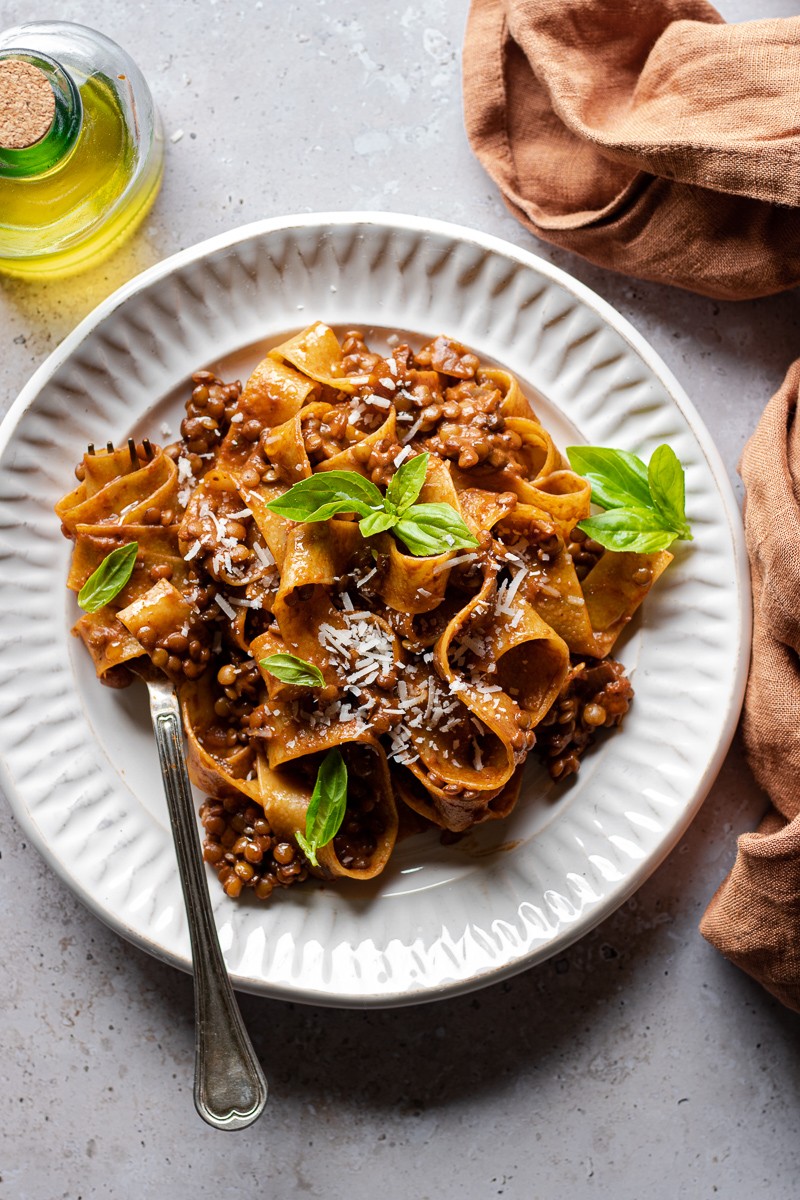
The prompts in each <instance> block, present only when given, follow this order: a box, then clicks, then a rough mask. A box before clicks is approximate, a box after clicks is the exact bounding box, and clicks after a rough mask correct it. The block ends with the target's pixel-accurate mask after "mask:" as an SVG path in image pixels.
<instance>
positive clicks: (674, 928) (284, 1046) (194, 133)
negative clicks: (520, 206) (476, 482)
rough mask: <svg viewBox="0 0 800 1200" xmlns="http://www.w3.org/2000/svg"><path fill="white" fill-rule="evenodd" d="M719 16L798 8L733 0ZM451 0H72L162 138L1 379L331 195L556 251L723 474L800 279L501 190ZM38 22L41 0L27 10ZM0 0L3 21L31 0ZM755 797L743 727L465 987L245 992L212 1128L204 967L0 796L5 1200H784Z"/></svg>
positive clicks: (20, 378) (781, 1023) (72, 14)
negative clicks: (112, 296) (632, 876)
mask: <svg viewBox="0 0 800 1200" xmlns="http://www.w3.org/2000/svg"><path fill="white" fill-rule="evenodd" d="M719 7H720V9H721V11H722V12H723V15H725V16H726V17H727V18H728V19H729V20H743V19H747V18H750V17H756V16H759V17H760V16H789V15H793V14H794V13H795V12H796V5H795V4H793V3H791V2H790V0H760V2H759V3H756V0H725V2H721V3H720V4H719ZM466 10H467V0H414V2H412V3H410V4H403V3H401V4H399V5H398V4H395V3H381V4H372V5H370V4H367V3H364V2H363V0H362V2H361V3H358V2H357V0H338V2H337V3H335V4H334V3H333V2H332V0H288V2H285V3H283V4H278V3H273V2H271V0H263V2H262V0H255V2H250V0H241V2H237V3H231V2H228V0H217V2H216V3H215V2H213V0H210V2H205V3H193V2H190V0H182V2H180V3H176V2H174V0H172V2H168V0H167V2H164V3H160V4H155V3H149V2H148V3H140V4H134V3H131V4H122V3H113V2H106V3H103V2H102V0H85V2H83V3H75V2H73V3H69V2H67V3H64V4H62V5H61V6H60V11H59V14H58V15H59V16H61V17H62V18H64V19H69V20H75V21H81V22H83V23H85V24H88V25H93V26H95V27H96V28H99V29H101V30H102V31H103V32H105V33H107V34H109V35H110V36H112V37H113V38H115V39H116V40H117V41H119V42H120V43H121V44H123V45H124V46H125V47H126V48H127V49H128V50H129V51H130V52H131V53H132V55H133V56H134V58H135V59H136V60H137V61H138V63H139V64H140V66H141V67H142V69H143V70H144V72H145V74H146V76H147V77H148V79H149V81H150V83H151V86H152V89H153V92H154V94H155V97H156V101H157V103H158V105H159V107H160V109H161V112H162V115H163V119H164V124H165V131H166V134H167V138H168V141H167V173H166V178H165V183H164V188H163V191H162V193H161V195H160V197H159V199H158V201H157V203H156V206H155V208H154V210H153V212H152V215H151V216H150V218H149V219H148V221H147V223H146V225H145V226H144V228H143V229H142V230H141V232H140V233H139V234H138V235H137V236H136V238H135V240H134V241H133V243H132V244H130V246H129V247H127V248H126V249H124V250H123V251H122V252H121V253H120V254H118V256H117V257H116V258H114V259H113V260H112V261H111V262H110V263H108V264H107V265H105V266H103V267H101V268H99V269H97V270H96V271H94V272H92V273H89V274H88V275H85V276H82V277H81V278H80V279H79V280H77V281H75V282H74V283H71V284H58V285H57V286H44V285H22V284H17V283H9V282H0V400H1V401H2V404H3V406H4V408H5V407H7V406H8V404H9V403H10V402H11V400H12V399H13V398H14V396H15V395H16V393H17V391H18V390H19V388H20V387H21V386H22V385H23V383H24V382H25V381H26V379H27V378H28V376H29V375H30V373H31V372H32V371H33V369H34V368H35V367H36V366H37V365H38V364H39V363H40V362H41V361H42V360H43V359H44V358H45V356H46V355H47V354H48V352H49V351H50V350H52V349H53V347H54V346H55V345H57V343H58V342H59V341H60V339H61V338H62V337H63V336H64V335H65V334H66V333H67V332H68V331H69V330H70V329H71V328H72V327H73V326H74V325H75V323H76V322H77V321H78V320H80V318H82V317H83V316H84V315H85V314H86V313H87V312H89V311H90V310H91V308H92V307H93V306H94V305H95V304H96V303H97V302H98V301H99V300H101V299H102V298H103V297H105V296H106V295H107V294H108V293H109V292H111V291H112V290H113V289H114V288H115V287H116V286H118V285H119V284H120V283H122V282H123V281H125V280H127V279H128V278H130V276H131V275H133V274H135V273H136V272H137V271H139V270H141V269H143V268H144V267H147V266H149V265H151V264H152V263H154V262H156V261H157V260H158V259H160V258H162V257H163V256H165V255H167V254H169V253H171V252H173V251H174V250H177V249H179V248H181V247H183V246H188V245H191V244H192V243H193V242H196V241H198V240H200V239H202V238H205V237H208V236H210V235H211V234H214V233H217V232H220V231H222V230H226V229H230V228H233V227H234V226H236V225H238V224H241V223H243V222H246V221H250V220H254V219H256V218H258V217H262V216H272V215H277V214H280V213H288V212H298V211H315V210H324V209H367V208H374V209H381V210H386V211H390V210H393V211H398V212H411V213H418V214H422V215H428V216H432V217H440V218H444V219H449V220H454V221H458V222H461V223H463V224H467V225H472V226H475V227H477V228H480V229H483V230H486V231H488V232H490V233H493V234H497V235H499V236H501V237H505V238H507V239H509V240H511V241H513V242H516V243H517V244H519V245H522V246H526V247H528V248H530V249H533V250H535V251H537V252H538V253H540V254H543V255H544V256H545V257H547V258H549V259H551V260H552V261H555V262H557V263H558V264H559V265H560V266H563V267H565V268H566V269H567V270H569V271H571V272H573V273H574V274H575V275H576V276H577V277H578V278H580V279H581V280H583V281H584V282H586V283H588V284H589V285H590V286H591V287H593V288H594V289H595V290H596V291H598V292H599V293H600V294H601V295H602V296H604V297H605V298H606V299H607V300H609V301H610V302H611V303H612V304H614V305H616V307H617V308H618V309H620V310H621V311H622V312H623V313H624V314H625V316H627V317H628V318H629V319H630V320H631V321H632V322H633V324H634V325H635V326H636V327H637V328H638V329H639V330H640V331H641V332H642V333H643V334H644V335H645V336H646V337H647V338H649V339H650V341H651V342H652V343H653V345H654V346H655V347H656V349H657V350H658V351H659V352H660V354H661V355H662V356H663V357H664V359H665V360H666V362H667V364H668V365H669V366H670V367H671V369H672V370H673V371H674V373H675V374H676V375H677V377H678V379H679V380H680V381H681V383H682V384H683V385H684V387H685V388H686V390H687V391H688V393H689V395H690V396H691V397H692V399H693V400H694V402H695V404H696V405H697V407H698V408H699V410H700V413H701V415H702V416H703V417H704V419H705V420H706V422H707V423H708V425H709V427H710V429H711V431H712V433H713V435H714V436H715V438H716V439H717V442H718V444H719V447H720V450H721V452H722V454H723V456H724V458H725V461H726V463H727V465H728V468H729V471H730V474H731V478H732V479H733V480H734V481H735V483H736V485H737V487H739V483H738V478H737V477H736V473H735V467H736V461H737V458H738V455H739V453H740V451H741V448H742V445H743V444H744V441H745V440H746V438H747V436H748V435H749V433H750V432H751V430H752V428H753V426H754V424H755V421H756V419H757V417H758V414H759V412H760V411H761V409H762V407H763V406H764V404H765V402H766V400H767V399H768V397H769V396H770V394H771V393H772V391H773V390H774V389H775V387H776V386H777V384H778V383H779V382H780V380H781V378H782V375H783V373H784V370H785V368H786V367H787V366H788V364H789V362H790V361H791V360H792V359H793V358H794V357H795V356H796V355H797V353H798V350H800V345H798V340H799V339H798V334H797V330H798V300H797V294H796V293H792V294H787V295H784V296H780V297H777V298H774V299H768V300H760V301H755V302H752V303H743V304H738V305H733V304H720V303H715V302H713V301H711V300H705V299H701V298H699V297H695V296H690V295H688V294H685V293H682V292H678V291H673V290H670V289H667V288H663V287H658V286H656V285H648V284H641V283H637V282H633V281H630V280H626V279H624V278H621V277H619V276H615V275H612V274H610V273H607V272H603V271H600V270H597V269H594V268H592V267H589V266H587V265H586V264H584V263H582V262H581V261H580V260H577V259H575V258H573V257H571V256H570V255H568V254H566V253H561V252H558V251H553V250H550V249H548V248H547V247H543V246H542V245H540V244H538V243H536V242H535V240H534V239H533V238H531V237H529V236H528V235H527V234H526V233H525V232H524V231H523V230H522V229H521V228H520V227H519V226H518V225H517V223H516V222H515V221H514V220H513V219H512V218H511V217H510V216H509V215H508V214H507V212H506V210H505V208H504V206H503V204H502V202H501V201H500V199H499V196H498V194H497V192H496V190H495V188H494V186H493V185H492V184H491V182H490V181H489V180H488V179H487V177H486V176H485V175H484V173H483V171H482V170H481V168H480V166H479V165H478V163H477V162H476V161H475V160H474V159H473V157H472V155H471V153H470V151H469V148H468V145H467V141H466V137H465V134H464V130H463V121H462V111H461V95H460V76H459V71H460V66H459V58H460V46H461V41H462V37H463V30H464V22H465V18H466ZM42 15H44V16H49V15H51V14H50V11H49V10H48V11H44V12H43V13H42ZM35 16H36V12H35V10H34V8H33V6H31V5H29V4H26V5H20V4H16V3H10V2H9V0H0V29H2V28H5V27H6V26H8V25H11V24H13V23H15V22H16V21H18V20H20V19H26V18H33V17H35ZM763 806H764V797H763V796H762V795H761V794H760V793H759V792H758V789H757V788H756V787H755V785H754V784H753V782H752V780H751V778H750V776H749V774H748V771H747V768H746V766H745V764H744V761H743V758H742V754H741V750H740V747H739V745H738V743H737V744H735V745H734V748H733V749H732V751H731V753H730V755H729V757H728V760H727V762H726V763H725V766H724V767H723V770H722V773H721V775H720V777H719V780H718V781H717V784H716V785H715V787H714V789H713V791H712V793H711V795H710V796H709V798H708V800H707V802H706V804H705V806H704V808H703V810H702V811H701V813H700V815H699V816H698V818H697V819H696V821H695V822H694V824H693V825H692V827H691V829H690V830H689V832H688V834H687V836H686V837H685V839H684V840H683V842H682V843H681V844H680V846H679V847H678V848H677V849H676V850H675V851H674V852H673V854H672V855H671V856H670V857H669V858H668V859H667V861H666V862H665V863H664V864H663V865H662V866H661V867H660V868H659V870H658V871H656V873H655V874H654V875H653V876H652V878H651V879H650V880H649V882H648V883H646V884H645V886H644V887H643V888H642V889H641V890H640V891H639V892H638V893H637V895H636V896H635V897H634V898H633V899H632V900H630V901H629V902H628V904H626V905H625V906H624V907H623V908H622V909H621V910H620V911H618V912H617V914H616V915H615V916H613V917H612V918H611V919H609V920H608V921H606V922H605V924H603V925H602V926H601V927H599V928H598V929H597V930H595V931H594V932H593V933H592V934H590V935H589V936H587V937H586V938H584V939H583V940H582V941H580V942H579V943H577V944H576V945H575V946H573V947H572V948H571V949H570V950H569V951H568V952H567V953H566V954H564V955H563V956H562V957H561V958H559V959H557V960H555V961H552V960H551V961H550V962H547V963H545V964H544V965H542V966H540V967H537V968H535V969H533V970H531V971H529V972H527V973H526V974H523V975H521V976H518V977H517V978H515V979H513V980H511V981H510V982H507V983H504V984H502V985H499V986H496V987H492V988H488V989H486V990H484V991H482V992H479V993H477V994H475V995H473V996H467V997H464V998H461V999H457V1000H453V1001H449V1002H443V1003H439V1004H437V1005H433V1006H426V1007H420V1008H414V1009H402V1010H395V1011H387V1012H344V1011H342V1012H338V1011H330V1010H321V1009H313V1008H306V1007H302V1006H295V1005H292V1004H284V1003H276V1002H271V1001H266V1000H260V999H256V998H253V997H247V996H246V997H243V998H242V1008H243V1011H244V1015H245V1018H246V1020H247V1023H248V1025H249V1027H250V1029H251V1030H252V1032H253V1034H254V1038H255V1041H256V1044H257V1047H258V1050H259V1052H260V1054H261V1057H262V1060H263V1062H264V1064H265V1066H266V1069H267V1073H268V1075H269V1077H270V1081H271V1085H272V1100H271V1104H270V1107H269V1109H268V1112H267V1115H266V1116H265V1117H264V1118H263V1119H262V1120H261V1121H260V1122H259V1123H258V1124H257V1125H256V1126H254V1127H253V1128H251V1129H249V1130H247V1131H244V1132H241V1133H238V1134H231V1135H228V1136H227V1137H226V1136H225V1135H223V1134H221V1133H217V1132H214V1131H212V1130H209V1129H207V1128H206V1127H205V1126H204V1125H202V1123H201V1122H200V1120H199V1118H197V1117H196V1115H195V1113H194V1109H193V1106H192V1099H191V1091H192V1067H193V1034H192V999H191V983H190V980H189V979H188V978H186V977H184V976H183V975H181V974H179V973H178V972H176V971H173V970H172V969H170V968H168V967H166V966H163V965H161V964H159V963H157V962H155V961H153V960H151V959H150V958H148V957H147V956H145V955H144V954H143V953H142V952H140V951H138V950H136V949H134V948H132V947H131V946H128V945H127V944H126V943H125V942H123V941H121V940H120V939H119V938H117V937H116V936H115V935H114V934H111V933H110V932H108V931H107V930H106V929H105V927H104V926H102V925H101V924H100V923H99V922H98V921H96V920H95V919H94V918H93V917H92V916H90V915H89V914H88V913H87V912H86V911H85V910H84V909H83V908H82V906H81V905H80V904H79V903H78V901H77V900H76V899H74V898H73V896H72V894H71V893H70V892H69V891H68V890H67V889H66V888H65V886H64V885H63V884H62V883H61V882H60V881H59V880H58V879H57V878H56V877H55V876H53V875H52V874H51V873H50V871H49V870H48V869H47V868H46V867H45V865H44V864H43V862H42V861H41V860H40V858H39V856H38V854H37V853H36V852H35V851H34V850H33V849H32V848H31V847H30V846H28V845H26V844H25V842H24V840H23V839H22V837H21V834H20V832H19V830H18V827H17V825H16V824H15V822H14V820H13V818H12V816H11V815H10V812H9V810H8V808H7V806H6V805H5V804H2V805H0V852H1V853H2V862H1V863H0V868H1V869H0V911H1V912H2V920H3V926H2V927H3V939H2V950H0V962H2V971H0V1014H2V1015H1V1016H0V1079H1V1080H2V1091H1V1092H0V1197H2V1198H3V1200H6V1198H8V1200H60V1198H64V1200H89V1198H90V1197H103V1198H108V1200H128V1198H130V1197H135V1198H136V1200H164V1198H165V1197H174V1198H175V1200H184V1198H186V1200H188V1198H189V1197H192V1198H193V1200H211V1198H212V1197H213V1198H214V1200H219V1197H228V1196H234V1195H238V1194H243V1195H248V1196H265V1197H276V1198H280V1200H284V1198H292V1197H301V1196H303V1197H304V1196H309V1197H314V1196H319V1197H322V1196H326V1197H334V1198H337V1200H338V1198H339V1197H352V1198H353V1200H360V1198H361V1197H367V1196H371V1195H373V1194H374V1193H375V1192H376V1191H377V1192H379V1193H380V1194H381V1195H382V1196H385V1197H386V1198H387V1200H400V1198H403V1200H405V1198H407V1197H408V1198H415V1200H423V1198H428V1197H437V1198H438V1197H442V1196H448V1197H449V1196H455V1195H464V1196H465V1197H467V1198H468V1200H483V1198H485V1197H487V1198H488V1197H493V1196H506V1197H510V1198H513V1200H530V1198H532V1197H536V1198H539V1200H550V1198H561V1197H570V1198H571V1200H584V1198H588V1197H612V1196H613V1197H614V1198H615V1200H641V1198H642V1197H645V1196H652V1197H655V1198H657V1200H661V1198H662V1197H687V1198H689V1200H705V1198H706V1197H708V1198H710V1197H712V1196H713V1197H716V1196H720V1197H727V1198H732V1200H738V1198H740V1197H751V1196H757V1197H762V1196H763V1197H775V1198H781V1200H782V1198H784V1197H793V1196H795V1195H796V1194H797V1186H796V1183H795V1178H796V1176H797V1174H798V1168H799V1167H800V1138H798V1133H799V1132H800V1130H798V1125H799V1124H800V1122H798V1106H797V1090H798V1082H797V1081H798V1078H800V1070H799V1069H798V1068H800V1062H799V1061H798V1052H797V1046H798V1036H797V1031H798V1025H797V1020H796V1018H795V1017H794V1016H792V1015H791V1014H789V1013H788V1012H787V1011H785V1010H784V1009H782V1008H781V1006H780V1005H778V1004H777V1002H775V1001H773V1000H772V999H770V998H769V997H768V996H767V995H765V994H764V993H762V992H761V990H760V989H759V988H758V987H757V986H756V985H755V984H753V983H752V982H751V981H750V980H749V979H748V978H746V977H745V976H743V975H741V974H740V973H739V972H738V971H736V970H735V969H734V968H733V967H731V966H729V965H728V964H727V963H725V962H724V961H723V960H722V959H721V958H720V957H719V956H718V955H717V954H716V953H715V952H714V951H713V950H711V949H710V947H708V946H707V945H706V944H705V943H704V942H703V940H702V939H701V937H700V936H699V934H698V933H697V922H698V919H699V917H700V915H701V913H702V911H703V909H704V907H705V904H706V902H707V900H708V898H709V896H710V895H711V893H712V892H713V890H714V888H715V887H716V886H717V884H718V882H719V881H720V879H721V878H722V876H723V874H724V873H725V871H726V870H727V869H728V867H729V865H730V863H731V861H732V858H733V853H734V840H735V835H736V834H737V833H739V832H741V831H743V830H745V829H748V828H752V826H753V825H754V824H755V822H756V820H757V819H758V817H759V815H760V813H761V811H762V808H763Z"/></svg>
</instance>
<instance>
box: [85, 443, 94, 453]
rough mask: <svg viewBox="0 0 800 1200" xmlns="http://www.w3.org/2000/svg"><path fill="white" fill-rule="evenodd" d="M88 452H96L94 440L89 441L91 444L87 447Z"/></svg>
mask: <svg viewBox="0 0 800 1200" xmlns="http://www.w3.org/2000/svg"><path fill="white" fill-rule="evenodd" d="M86 453H87V454H94V442H89V445H88V446H87V447H86Z"/></svg>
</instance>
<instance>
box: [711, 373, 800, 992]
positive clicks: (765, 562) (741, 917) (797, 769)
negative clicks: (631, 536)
mask: <svg viewBox="0 0 800 1200" xmlns="http://www.w3.org/2000/svg"><path fill="white" fill-rule="evenodd" d="M798 393H800V360H798V361H797V362H795V363H794V364H793V365H792V367H791V368H790V370H789V372H788V374H787V376H786V379H785V380H784V383H783V385H782V387H781V388H780V390H779V391H778V392H777V393H776V394H775V396H773V398H772V400H770V402H769V404H768V405H767V407H766V409H765V410H764V413H763V415H762V417H761V419H760V421H759V423H758V426H757V428H756V431H755V433H754V434H753V436H752V437H751V438H750V441H749V442H748V443H747V445H746V446H745V449H744V453H743V455H742V461H741V464H740V468H739V469H740V472H741V476H742V479H743V480H744V484H745V488H746V499H745V506H744V524H745V537H746V541H747V551H748V555H749V558H750V571H751V577H752V587H753V646H752V657H751V665H750V674H749V678H748V684H747V692H746V695H745V704H744V718H743V734H744V741H745V749H746V752H747V757H748V760H749V763H750V766H751V767H752V770H753V774H754V775H755V777H756V779H757V781H758V782H759V784H760V785H761V786H762V787H763V788H764V790H765V792H767V793H768V794H769V798H770V800H771V805H770V808H769V811H768V812H767V814H766V816H765V817H764V818H763V820H762V821H761V824H760V825H759V827H758V829H757V830H756V831H755V832H754V833H744V834H742V835H741V836H740V837H739V839H738V843H737V856H736V861H735V863H734V866H733V869H732V870H731V872H730V874H729V875H728V877H727V878H726V879H725V880H724V881H723V883H722V884H721V885H720V887H719V889H718V890H717V892H716V894H715V895H714V897H713V898H712V900H711V903H710V904H709V906H708V909H707V910H706V912H705V914H704V916H703V919H702V922H701V924H700V931H701V933H702V934H703V936H704V937H706V938H707V939H708V940H709V941H710V942H711V943H712V944H713V945H714V946H716V947H717V949H718V950H720V951H721V952H722V953H723V954H724V955H725V956H726V957H727V958H729V959H730V960H731V961H732V962H734V963H736V964H737V966H739V967H741V968H742V969H743V970H745V971H747V972H748V973H749V974H750V975H752V976H753V977H754V978H755V979H757V980H758V981H759V983H761V984H763V986H764V987H765V988H767V989H768V990H769V991H770V992H772V993H773V995H775V996H777V997H778V999H779V1000H781V1001H782V1002H783V1003H784V1004H786V1005H788V1007H789V1008H793V1009H795V1010H796V1011H798V1012H800V416H799V415H798Z"/></svg>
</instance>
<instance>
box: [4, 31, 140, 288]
mask: <svg viewBox="0 0 800 1200" xmlns="http://www.w3.org/2000/svg"><path fill="white" fill-rule="evenodd" d="M9 41H11V42H12V43H13V44H12V45H9ZM9 62H11V63H12V64H16V65H17V70H16V72H13V71H9V72H8V76H7V77H6V91H5V93H4V92H3V79H4V75H3V72H2V68H3V66H4V64H5V65H6V66H7V65H8V64H9ZM20 62H22V63H27V64H28V67H27V68H25V70H27V72H28V75H25V74H23V72H22V69H21V68H19V66H18V64H19V63H20ZM36 72H39V73H40V74H41V76H44V77H46V79H47V81H48V84H49V86H50V87H52V91H53V93H54V97H55V114H54V119H53V123H52V125H51V126H50V127H49V128H48V129H47V131H46V132H45V133H44V135H43V136H41V137H38V138H36V140H35V141H33V142H32V143H31V144H30V145H26V144H24V143H25V142H26V137H25V133H26V129H27V126H26V121H27V122H29V123H31V131H32V132H31V136H35V135H36V134H37V133H38V132H39V129H38V128H37V127H36V126H35V124H33V123H32V122H33V118H32V117H31V116H30V111H29V110H30V109H31V108H32V107H33V106H32V105H31V103H30V102H29V101H30V97H31V95H32V96H33V98H34V100H36V99H38V97H39V96H41V91H39V90H37V89H41V88H42V87H43V86H44V85H43V83H42V80H41V78H39V77H35V78H34V76H35V73H36ZM9 77H10V78H12V79H13V80H16V79H17V78H21V79H22V80H23V83H25V84H28V79H29V77H30V79H31V82H30V84H28V86H29V91H28V92H24V91H18V92H17V94H13V93H10V92H9V82H8V79H9ZM4 94H5V97H6V107H5V109H4V110H3V109H2V107H1V106H2V100H3V96H4ZM3 111H5V113H6V115H7V120H6V121H5V122H2V121H0V271H3V272H5V273H8V274H12V275H16V276H20V277H24V278H40V279H45V278H53V277H58V276H61V275H66V274H68V273H71V272H74V271H77V270H80V269H82V268H84V267H88V266H91V265H94V264H95V263H96V262H98V261H99V260H100V259H102V258H103V257H105V256H106V255H107V254H109V253H110V252H111V251H112V250H113V249H114V248H115V247H116V246H117V245H118V244H119V243H120V242H121V241H122V240H123V239H124V238H125V237H127V236H128V235H129V234H130V233H132V232H133V230H134V229H135V227H136V226H137V225H138V223H139V222H140V221H141V220H142V218H143V217H144V216H145V214H146V213H147V211H148V210H149V208H150V206H151V204H152V203H153V200H154V199H155V197H156V194H157V192H158V188H159V186H160V183H161V176H162V166H163V139H162V138H161V134H160V127H159V125H158V118H157V115H156V113H155V109H154V106H153V103H152V97H151V96H150V93H149V91H148V90H147V87H146V84H145V83H144V80H143V78H142V77H141V75H140V73H139V71H138V68H137V67H136V66H135V64H134V63H133V62H132V61H131V60H130V59H129V58H128V56H127V55H125V54H124V51H122V50H120V48H119V47H118V46H116V45H115V44H114V43H112V42H109V40H108V39H107V38H104V37H103V36H102V35H101V34H97V33H95V32H94V31H93V30H87V29H85V28H84V27H83V26H77V25H70V24H69V23H67V22H58V23H55V22H54V23H50V24H48V25H43V24H36V25H33V24H31V25H27V26H19V27H18V28H17V29H16V30H11V31H9V33H7V34H4V35H3V36H2V37H0V116H2V113H3ZM15 118H16V121H17V125H16V126H14V124H13V122H14V119H15ZM45 119H46V117H45ZM3 130H5V141H6V144H5V146H4V145H3V141H2V138H3V132H2V131H3ZM9 130H10V131H11V132H9ZM15 133H16V135H17V136H16V139H15V136H14V135H15Z"/></svg>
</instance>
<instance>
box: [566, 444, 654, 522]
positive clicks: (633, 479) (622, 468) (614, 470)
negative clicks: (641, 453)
mask: <svg viewBox="0 0 800 1200" xmlns="http://www.w3.org/2000/svg"><path fill="white" fill-rule="evenodd" d="M567 457H568V459H569V464H570V466H571V467H572V469H573V471H576V472H577V474H578V475H583V477H584V478H585V479H588V480H589V482H590V483H591V485H592V500H594V502H595V504H599V505H600V507H601V508H651V507H652V504H653V500H652V497H651V495H650V485H649V483H648V480H647V467H646V466H645V464H644V463H643V462H642V460H641V459H640V458H638V457H637V456H636V455H635V454H629V453H628V451H627V450H611V449H608V448H607V447H604V446H567Z"/></svg>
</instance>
